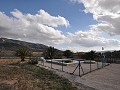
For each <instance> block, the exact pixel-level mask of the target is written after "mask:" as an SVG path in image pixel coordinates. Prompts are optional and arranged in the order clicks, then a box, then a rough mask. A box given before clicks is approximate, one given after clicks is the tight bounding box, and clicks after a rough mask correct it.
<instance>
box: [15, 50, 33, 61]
mask: <svg viewBox="0 0 120 90" xmlns="http://www.w3.org/2000/svg"><path fill="white" fill-rule="evenodd" d="M31 55H32V54H31V51H30V50H29V49H27V48H19V49H18V50H17V51H16V56H18V57H20V58H21V61H25V57H27V56H31Z"/></svg>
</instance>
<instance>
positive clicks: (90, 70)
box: [90, 59, 91, 72]
mask: <svg viewBox="0 0 120 90" xmlns="http://www.w3.org/2000/svg"><path fill="white" fill-rule="evenodd" d="M90 72H91V59H90Z"/></svg>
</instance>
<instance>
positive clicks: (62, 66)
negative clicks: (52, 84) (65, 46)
mask: <svg viewBox="0 0 120 90" xmlns="http://www.w3.org/2000/svg"><path fill="white" fill-rule="evenodd" d="M62 71H63V60H62Z"/></svg>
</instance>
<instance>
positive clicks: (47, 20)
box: [0, 0, 120, 52]
mask: <svg viewBox="0 0 120 90" xmlns="http://www.w3.org/2000/svg"><path fill="white" fill-rule="evenodd" d="M0 37H5V38H11V39H17V40H22V41H28V42H32V43H40V44H45V45H48V46H54V47H56V48H58V49H61V50H66V49H70V50H72V51H74V52H77V51H90V50H96V51H101V48H102V47H104V49H105V50H120V0H0Z"/></svg>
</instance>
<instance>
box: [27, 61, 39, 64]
mask: <svg viewBox="0 0 120 90" xmlns="http://www.w3.org/2000/svg"><path fill="white" fill-rule="evenodd" d="M28 63H29V64H32V65H35V64H38V60H30V61H29V62H28Z"/></svg>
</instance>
